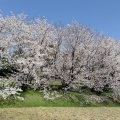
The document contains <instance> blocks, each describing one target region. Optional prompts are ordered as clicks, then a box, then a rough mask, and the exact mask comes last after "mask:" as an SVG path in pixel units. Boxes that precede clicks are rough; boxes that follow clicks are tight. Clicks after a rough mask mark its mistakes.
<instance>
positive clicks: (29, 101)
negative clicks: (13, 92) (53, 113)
mask: <svg viewBox="0 0 120 120" xmlns="http://www.w3.org/2000/svg"><path fill="white" fill-rule="evenodd" d="M22 96H23V97H24V98H25V100H23V101H21V100H14V99H8V100H6V101H2V100H1V101H0V108H11V107H15V108H17V107H40V106H41V107H101V106H110V107H116V106H120V105H119V104H118V103H113V102H110V103H92V102H87V99H86V97H85V96H86V95H85V94H83V93H81V94H80V93H77V92H68V93H66V94H65V95H63V96H62V97H60V98H57V99H55V100H54V101H50V100H45V99H44V98H43V94H42V93H41V92H39V91H33V90H29V91H27V92H24V93H22ZM87 96H88V95H87ZM88 97H89V96H88Z"/></svg>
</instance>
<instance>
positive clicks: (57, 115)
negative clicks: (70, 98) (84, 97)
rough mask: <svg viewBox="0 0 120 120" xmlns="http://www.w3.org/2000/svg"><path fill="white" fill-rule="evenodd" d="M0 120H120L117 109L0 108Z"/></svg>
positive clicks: (119, 109)
mask: <svg viewBox="0 0 120 120" xmlns="http://www.w3.org/2000/svg"><path fill="white" fill-rule="evenodd" d="M0 120H120V108H119V107H85V108H83V107H81V108H75V107H64V108H63V107H57V108H56V107H52V108H51V107H36V108H35V107H34V108H1V109H0Z"/></svg>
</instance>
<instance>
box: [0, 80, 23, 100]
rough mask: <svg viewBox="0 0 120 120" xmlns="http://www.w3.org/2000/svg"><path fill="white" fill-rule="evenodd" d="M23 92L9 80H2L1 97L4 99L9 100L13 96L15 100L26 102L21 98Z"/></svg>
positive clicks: (0, 85) (0, 84) (0, 86)
mask: <svg viewBox="0 0 120 120" xmlns="http://www.w3.org/2000/svg"><path fill="white" fill-rule="evenodd" d="M21 92H22V90H21V89H20V88H17V87H16V86H14V85H12V82H10V81H9V80H8V79H0V96H2V97H3V99H7V98H8V97H10V96H12V97H14V98H15V99H16V98H18V99H20V100H24V98H23V97H20V93H21Z"/></svg>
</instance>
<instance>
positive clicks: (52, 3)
mask: <svg viewBox="0 0 120 120" xmlns="http://www.w3.org/2000/svg"><path fill="white" fill-rule="evenodd" d="M0 9H1V11H2V14H3V15H5V16H6V15H9V14H10V11H12V12H13V13H15V14H19V13H21V12H24V13H25V14H27V15H28V18H29V19H34V18H37V17H43V16H45V17H46V18H47V19H48V22H52V23H59V22H61V23H63V24H65V25H66V24H67V23H71V22H72V21H73V20H77V21H78V22H79V23H82V24H84V25H85V26H91V27H92V28H93V29H94V30H96V31H98V32H102V33H104V34H106V35H108V36H110V37H113V38H115V39H119V38H120V0H0Z"/></svg>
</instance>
